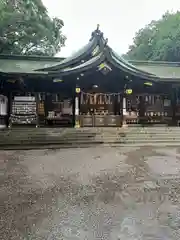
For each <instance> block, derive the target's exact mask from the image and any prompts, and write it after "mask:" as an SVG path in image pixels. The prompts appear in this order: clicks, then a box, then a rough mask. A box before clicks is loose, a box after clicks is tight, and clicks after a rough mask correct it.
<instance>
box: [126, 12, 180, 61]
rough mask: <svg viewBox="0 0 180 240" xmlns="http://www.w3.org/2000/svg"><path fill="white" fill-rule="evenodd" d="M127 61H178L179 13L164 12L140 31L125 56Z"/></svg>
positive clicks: (179, 58)
mask: <svg viewBox="0 0 180 240" xmlns="http://www.w3.org/2000/svg"><path fill="white" fill-rule="evenodd" d="M126 57H127V58H128V59H132V60H133V59H136V60H152V61H180V12H179V11H178V12H176V13H170V12H166V13H165V14H164V15H163V16H162V18H161V19H160V20H158V21H152V22H151V23H150V24H148V25H147V26H145V27H144V28H142V29H140V30H139V31H138V32H137V33H136V35H135V37H134V40H133V45H131V46H130V47H129V51H128V53H127V54H126Z"/></svg>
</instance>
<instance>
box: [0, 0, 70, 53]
mask: <svg viewBox="0 0 180 240" xmlns="http://www.w3.org/2000/svg"><path fill="white" fill-rule="evenodd" d="M63 26H64V23H63V21H62V20H61V19H58V18H50V17H49V16H48V12H47V9H46V8H45V6H44V5H43V3H42V1H41V0H11V1H10V0H0V53H1V54H22V55H44V56H54V55H55V54H56V53H57V52H59V51H60V50H61V47H62V46H64V44H65V40H66V37H65V36H64V35H63V34H62V32H61V29H62V27H63Z"/></svg>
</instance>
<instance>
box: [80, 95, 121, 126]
mask: <svg viewBox="0 0 180 240" xmlns="http://www.w3.org/2000/svg"><path fill="white" fill-rule="evenodd" d="M121 105H122V97H121V94H120V93H98V92H83V91H81V96H80V116H79V117H80V126H81V127H108V126H109V127H117V126H121V125H122V111H121V109H122V107H121Z"/></svg>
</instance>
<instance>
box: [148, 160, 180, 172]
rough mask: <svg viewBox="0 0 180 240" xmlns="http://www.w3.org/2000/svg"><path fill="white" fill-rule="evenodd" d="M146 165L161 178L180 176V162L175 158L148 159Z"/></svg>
mask: <svg viewBox="0 0 180 240" xmlns="http://www.w3.org/2000/svg"><path fill="white" fill-rule="evenodd" d="M146 163H147V164H148V166H149V168H150V170H151V171H152V172H153V173H155V174H158V175H160V176H163V175H178V174H179V172H180V160H179V159H177V158H176V157H174V156H151V157H147V160H146Z"/></svg>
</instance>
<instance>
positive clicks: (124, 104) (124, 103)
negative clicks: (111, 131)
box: [122, 95, 127, 127]
mask: <svg viewBox="0 0 180 240" xmlns="http://www.w3.org/2000/svg"><path fill="white" fill-rule="evenodd" d="M122 114H123V123H122V127H126V126H127V124H126V115H127V110H126V96H125V95H123V113H122Z"/></svg>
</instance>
